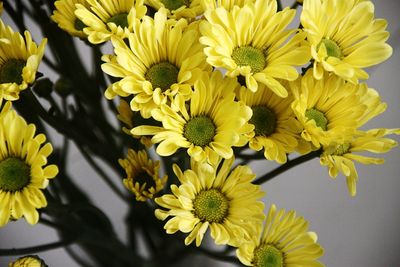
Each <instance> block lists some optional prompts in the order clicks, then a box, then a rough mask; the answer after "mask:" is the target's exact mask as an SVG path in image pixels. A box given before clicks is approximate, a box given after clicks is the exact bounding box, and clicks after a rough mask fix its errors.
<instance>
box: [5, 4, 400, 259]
mask: <svg viewBox="0 0 400 267" xmlns="http://www.w3.org/2000/svg"><path fill="white" fill-rule="evenodd" d="M283 3H284V5H291V4H292V1H283ZM374 3H375V16H376V18H385V19H386V20H387V21H388V24H389V26H388V30H389V32H390V33H391V38H390V39H389V44H390V45H391V46H392V47H393V48H394V53H393V56H392V57H391V58H390V59H389V60H387V61H386V62H384V63H383V64H380V65H378V66H377V67H374V68H370V69H369V70H368V71H369V73H370V79H369V80H368V85H369V86H370V87H372V88H375V89H376V90H378V91H379V93H380V95H381V98H382V100H383V101H384V102H386V103H387V104H388V108H387V110H386V112H385V113H384V114H382V115H380V116H379V117H377V118H375V119H374V120H373V121H371V122H370V123H369V124H368V125H367V128H377V127H386V128H396V127H400V119H399V118H400V109H399V107H400V71H399V69H400V52H399V51H400V21H399V13H400V1H398V0H379V1H374ZM2 19H3V21H4V22H5V23H6V24H9V25H12V27H13V29H14V30H16V27H14V26H13V23H12V20H11V18H10V17H8V15H7V14H5V13H3V15H2ZM28 25H29V24H28ZM30 31H31V33H32V35H33V38H34V39H35V40H36V42H40V40H41V38H42V36H41V34H40V32H39V30H38V28H37V27H35V25H32V28H31V29H30ZM76 42H77V43H80V47H81V51H80V52H81V53H82V56H83V57H87V56H86V55H87V54H86V55H85V49H87V48H85V45H84V44H83V43H82V42H81V41H80V40H76ZM107 49H108V51H107ZM103 51H104V52H110V48H109V47H108V48H107V47H105V48H104V50H103ZM87 62H90V61H89V59H88V61H87ZM40 71H41V72H42V73H44V74H45V75H46V76H50V78H51V79H54V80H55V79H57V77H54V75H53V74H52V72H51V70H49V69H47V68H46V66H45V65H44V64H42V65H41V68H40ZM52 75H53V76H52ZM52 140H54V142H53V143H55V144H54V146H57V142H61V137H60V136H59V135H58V134H57V133H55V132H54V133H53V135H52ZM397 140H399V138H398V137H397ZM383 157H384V158H385V160H386V163H385V164H384V165H377V166H372V165H371V166H364V165H357V170H358V173H359V177H360V178H359V183H358V185H357V191H358V193H357V196H356V197H354V198H352V197H350V196H349V195H348V193H347V187H346V182H345V178H344V177H342V176H339V177H338V178H337V179H336V180H333V179H331V178H330V177H329V175H328V173H327V169H326V168H325V167H322V166H320V164H319V160H318V159H314V160H312V161H309V162H307V163H305V164H303V165H301V166H298V167H296V168H293V169H291V170H289V171H288V172H286V173H284V174H282V175H280V176H279V177H277V178H275V179H274V180H272V181H269V182H268V183H266V184H264V185H263V189H264V190H265V191H266V193H267V194H266V196H265V198H264V202H265V204H266V211H267V210H268V208H269V206H270V205H271V204H272V203H275V204H276V205H277V206H278V208H285V209H287V210H291V209H294V210H296V211H297V213H298V214H299V215H302V216H304V217H305V218H306V219H307V220H308V221H309V222H310V230H311V231H315V232H317V234H318V236H319V243H320V244H321V245H322V247H324V249H325V255H324V256H323V257H322V259H321V261H322V262H323V263H325V264H326V265H327V266H329V267H376V266H379V267H399V266H400V253H399V252H400V227H399V225H400V208H399V204H400V194H399V190H400V175H399V173H400V165H399V164H400V161H399V159H400V149H399V148H396V149H394V150H393V151H391V152H389V153H387V154H384V155H383ZM68 158H69V166H70V173H71V174H72V176H73V177H74V179H75V181H76V182H77V183H78V184H79V185H80V186H81V188H83V189H84V190H85V191H86V192H87V194H88V195H89V196H90V197H91V198H92V200H93V202H94V204H95V205H97V206H99V207H101V208H102V210H103V211H104V212H105V213H106V214H107V215H108V216H109V217H110V218H111V221H112V222H113V224H114V227H115V230H116V231H117V233H118V235H119V237H120V238H121V239H122V240H126V238H125V236H126V228H125V225H124V219H125V216H126V214H127V205H126V204H125V203H123V202H122V201H121V200H120V199H119V198H117V197H116V196H115V195H114V194H113V193H112V192H111V191H110V189H109V188H108V187H107V185H106V184H105V183H104V182H103V181H102V180H100V179H99V178H98V176H97V174H96V173H95V172H93V171H92V169H91V167H90V166H89V165H88V164H87V163H86V161H85V160H84V159H83V158H82V157H81V156H80V154H79V152H78V151H77V149H76V148H75V147H73V149H71V151H70V153H69V155H68ZM251 166H252V168H253V170H254V171H255V172H256V173H257V174H259V175H262V174H264V173H266V172H268V171H269V170H271V169H273V168H275V167H276V166H277V165H275V164H274V163H270V162H267V161H265V160H264V161H256V162H253V163H252V164H251ZM110 175H111V176H113V177H112V178H113V179H114V180H115V181H118V180H119V179H121V178H120V177H116V175H115V174H113V173H110ZM119 185H120V188H121V189H123V186H122V183H120V184H119ZM57 240H58V236H57V233H56V232H55V231H54V230H53V229H51V228H48V227H46V226H43V225H40V224H38V225H35V226H30V225H28V224H27V223H26V222H25V221H24V220H19V221H17V222H12V223H9V224H8V225H6V226H5V227H3V228H1V229H0V248H14V247H15V248H19V247H29V246H35V245H40V244H46V243H49V242H54V241H57ZM70 249H73V250H74V251H76V252H77V253H79V250H76V248H75V247H74V246H73V245H72V246H70ZM39 256H40V257H41V258H43V259H44V260H45V261H46V263H47V264H48V265H49V266H50V267H54V266H58V267H76V266H79V265H78V264H77V263H76V262H74V261H73V260H72V259H71V258H70V257H69V255H68V254H67V253H66V251H65V250H64V249H55V250H51V251H47V252H43V253H39ZM16 258H17V257H1V258H0V267H3V266H8V262H10V261H12V260H15V259H16ZM190 264H191V265H193V266H195V265H198V266H227V267H228V266H233V265H232V264H227V263H221V262H217V261H212V260H210V261H208V259H207V261H206V256H201V258H199V261H198V262H191V263H190Z"/></svg>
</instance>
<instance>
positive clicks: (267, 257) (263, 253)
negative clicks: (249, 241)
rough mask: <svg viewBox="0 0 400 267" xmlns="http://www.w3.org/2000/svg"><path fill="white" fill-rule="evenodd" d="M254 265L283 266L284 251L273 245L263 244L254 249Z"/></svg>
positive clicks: (261, 266)
mask: <svg viewBox="0 0 400 267" xmlns="http://www.w3.org/2000/svg"><path fill="white" fill-rule="evenodd" d="M253 266H255V267H283V256H282V252H281V251H280V250H278V249H277V248H276V247H274V246H272V245H262V246H259V247H258V248H256V249H255V250H254V258H253Z"/></svg>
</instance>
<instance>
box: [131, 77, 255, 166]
mask: <svg viewBox="0 0 400 267" xmlns="http://www.w3.org/2000/svg"><path fill="white" fill-rule="evenodd" d="M238 86H239V84H238V83H237V82H236V81H235V80H233V79H230V78H223V77H222V74H221V73H220V72H213V73H212V75H211V77H209V76H208V75H204V76H203V78H202V79H200V80H198V81H196V83H195V84H194V92H193V96H192V98H191V100H190V103H189V105H187V104H186V103H185V101H184V100H183V97H181V96H180V95H178V96H177V97H176V98H175V100H176V101H174V103H173V108H171V107H170V106H168V105H165V104H163V105H161V106H160V109H156V110H154V111H153V113H152V116H153V118H154V119H156V120H158V121H160V122H162V125H163V127H156V126H139V127H136V128H133V129H132V134H136V135H154V136H153V138H152V142H153V143H160V144H159V145H158V147H157V150H156V151H157V153H158V154H159V155H161V156H170V155H172V154H174V153H175V152H176V151H177V150H178V149H179V148H187V152H188V154H189V155H190V156H191V157H192V158H193V159H194V160H196V161H201V162H206V161H207V162H208V163H210V164H211V165H214V164H215V163H216V162H217V161H218V158H219V156H221V157H223V158H225V159H228V158H231V157H232V156H233V150H232V146H243V145H244V144H245V143H246V141H247V140H244V139H245V138H244V137H243V136H244V134H246V133H247V134H248V133H249V132H251V131H252V129H253V128H252V127H251V126H250V125H248V124H247V121H248V120H249V119H250V117H251V113H252V112H251V109H250V108H249V107H247V106H245V105H244V104H241V103H238V102H235V101H234V97H235V96H234V93H233V92H230V93H227V92H226V90H231V91H233V90H234V89H235V87H236V88H237V87H238Z"/></svg>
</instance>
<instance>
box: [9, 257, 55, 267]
mask: <svg viewBox="0 0 400 267" xmlns="http://www.w3.org/2000/svg"><path fill="white" fill-rule="evenodd" d="M8 267H48V266H47V264H46V263H45V262H44V261H43V260H42V259H41V258H39V257H38V256H36V255H29V256H24V257H21V258H19V259H17V260H16V261H14V262H11V263H9V264H8Z"/></svg>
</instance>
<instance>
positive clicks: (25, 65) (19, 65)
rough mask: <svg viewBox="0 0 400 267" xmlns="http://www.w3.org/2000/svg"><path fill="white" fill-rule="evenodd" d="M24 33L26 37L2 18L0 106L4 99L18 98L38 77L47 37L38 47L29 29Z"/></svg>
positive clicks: (0, 24)
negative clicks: (37, 73)
mask: <svg viewBox="0 0 400 267" xmlns="http://www.w3.org/2000/svg"><path fill="white" fill-rule="evenodd" d="M24 35H25V39H24V37H23V36H21V34H19V33H18V32H14V31H13V30H12V29H11V28H10V27H9V26H6V25H4V23H3V21H2V20H1V19H0V106H1V103H2V101H3V99H6V100H10V101H13V100H17V99H18V98H19V92H20V91H22V90H25V89H26V88H27V87H28V85H30V84H32V83H33V82H34V81H35V79H36V71H37V70H38V67H39V64H40V61H41V60H42V57H43V53H44V47H45V45H46V42H47V39H46V38H44V39H43V40H42V42H41V43H40V45H39V47H38V46H37V45H36V44H35V43H34V42H33V41H32V37H31V34H30V33H29V32H28V31H25V33H24Z"/></svg>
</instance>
